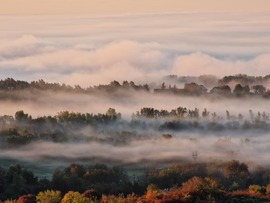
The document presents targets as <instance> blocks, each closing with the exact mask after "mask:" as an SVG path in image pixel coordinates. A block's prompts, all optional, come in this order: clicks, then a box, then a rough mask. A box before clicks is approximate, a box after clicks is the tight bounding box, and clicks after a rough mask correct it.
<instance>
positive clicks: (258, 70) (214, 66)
mask: <svg viewBox="0 0 270 203" xmlns="http://www.w3.org/2000/svg"><path fill="white" fill-rule="evenodd" d="M269 65H270V54H262V55H259V56H256V57H255V58H253V59H250V60H226V59H224V60H221V59H217V58H215V57H213V56H210V55H207V54H204V53H201V52H196V53H192V54H189V55H183V56H179V57H177V58H176V59H175V61H174V63H173V65H172V69H171V72H172V73H174V74H178V75H191V76H199V75H204V74H213V75H217V76H219V77H223V76H225V75H235V74H240V73H242V74H248V75H255V76H264V75H267V74H269Z"/></svg>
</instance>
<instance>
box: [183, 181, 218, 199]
mask: <svg viewBox="0 0 270 203" xmlns="http://www.w3.org/2000/svg"><path fill="white" fill-rule="evenodd" d="M181 191H182V193H183V196H184V199H186V200H187V201H191V202H194V201H195V200H214V199H219V198H220V197H221V196H222V194H223V191H222V190H221V188H220V186H219V184H218V183H217V181H215V180H214V179H212V178H209V177H206V178H204V179H203V178H200V177H193V178H191V179H189V180H188V181H187V182H185V183H183V186H182V188H181Z"/></svg>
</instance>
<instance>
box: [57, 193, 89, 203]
mask: <svg viewBox="0 0 270 203" xmlns="http://www.w3.org/2000/svg"><path fill="white" fill-rule="evenodd" d="M61 203H90V200H89V199H88V198H85V197H83V195H81V194H80V193H79V192H73V191H69V192H68V193H66V194H65V196H64V197H63V199H62V200H61Z"/></svg>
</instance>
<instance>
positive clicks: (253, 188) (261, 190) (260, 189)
mask: <svg viewBox="0 0 270 203" xmlns="http://www.w3.org/2000/svg"><path fill="white" fill-rule="evenodd" d="M248 191H249V192H250V193H253V194H258V195H263V194H265V192H266V189H265V187H264V186H260V185H250V186H249V187H248Z"/></svg>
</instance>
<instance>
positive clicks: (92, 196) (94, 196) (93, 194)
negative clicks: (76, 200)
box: [83, 189, 102, 200]
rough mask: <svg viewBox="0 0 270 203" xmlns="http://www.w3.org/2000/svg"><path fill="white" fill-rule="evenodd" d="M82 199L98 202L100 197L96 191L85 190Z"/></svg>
mask: <svg viewBox="0 0 270 203" xmlns="http://www.w3.org/2000/svg"><path fill="white" fill-rule="evenodd" d="M83 197H85V198H89V199H91V200H100V199H101V197H102V195H101V194H100V193H99V192H97V191H96V190H94V189H90V190H86V191H85V192H84V193H83Z"/></svg>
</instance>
